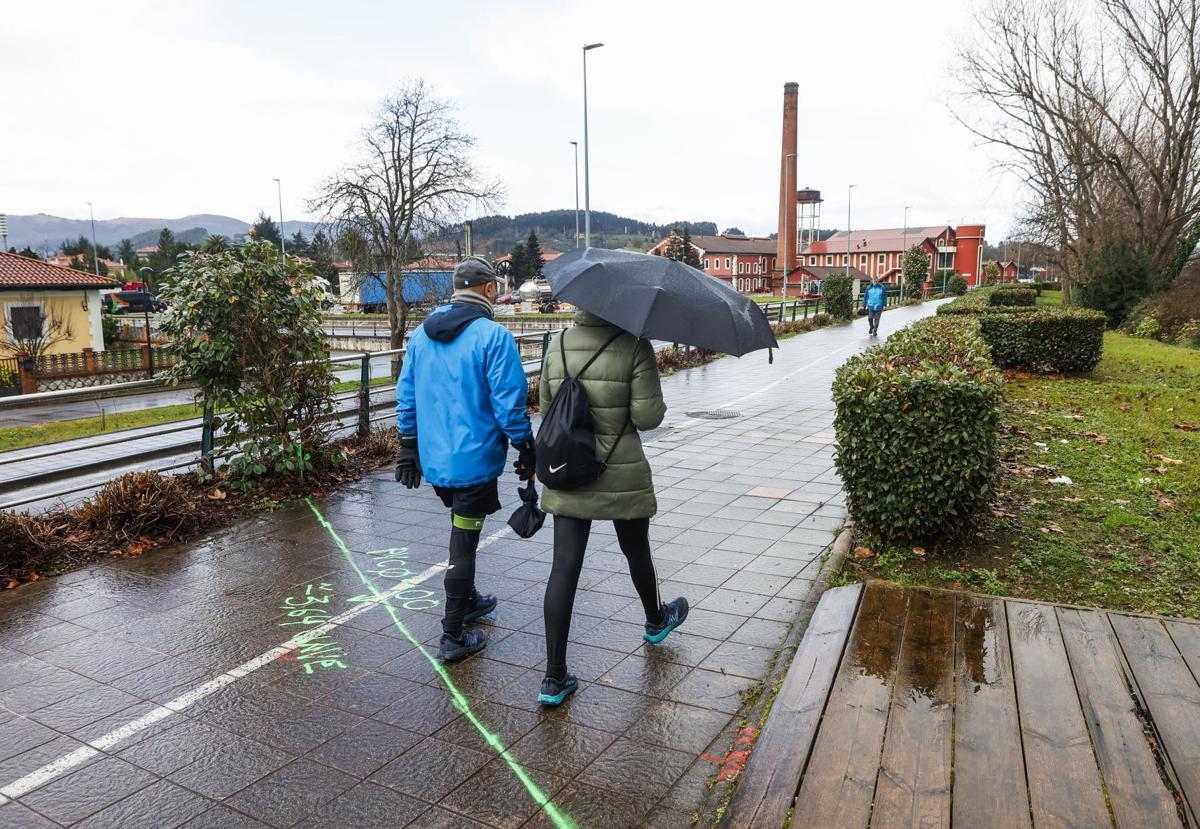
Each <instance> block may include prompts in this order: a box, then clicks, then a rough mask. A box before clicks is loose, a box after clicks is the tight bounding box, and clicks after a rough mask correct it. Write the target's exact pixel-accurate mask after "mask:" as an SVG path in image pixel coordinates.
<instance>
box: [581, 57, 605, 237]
mask: <svg viewBox="0 0 1200 829" xmlns="http://www.w3.org/2000/svg"><path fill="white" fill-rule="evenodd" d="M603 45H604V44H603V43H585V44H584V45H583V246H584V247H585V248H590V247H591V246H592V188H591V179H590V178H589V177H588V111H587V53H588V52H589V51H591V50H592V49H599V48H600V47H601V46H603Z"/></svg>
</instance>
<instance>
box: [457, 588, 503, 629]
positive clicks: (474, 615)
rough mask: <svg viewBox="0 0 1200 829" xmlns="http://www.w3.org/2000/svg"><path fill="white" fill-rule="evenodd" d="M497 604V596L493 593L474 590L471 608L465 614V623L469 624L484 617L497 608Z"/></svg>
mask: <svg viewBox="0 0 1200 829" xmlns="http://www.w3.org/2000/svg"><path fill="white" fill-rule="evenodd" d="M496 605H497V602H496V597H495V596H493V595H492V594H491V593H480V592H479V591H478V590H472V591H471V608H470V610H468V611H467V612H466V613H465V614H464V615H463V624H465V625H469V624H471V622H476V621H478V620H479V619H482V618H483V617H484V616H486V615H488V614H489V613H491V612H492V611H493V610H495V609H496Z"/></svg>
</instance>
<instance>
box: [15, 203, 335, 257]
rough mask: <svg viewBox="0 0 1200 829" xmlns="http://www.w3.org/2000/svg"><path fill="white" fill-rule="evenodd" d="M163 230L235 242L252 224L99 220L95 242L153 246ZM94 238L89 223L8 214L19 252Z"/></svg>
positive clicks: (211, 218)
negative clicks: (139, 241)
mask: <svg viewBox="0 0 1200 829" xmlns="http://www.w3.org/2000/svg"><path fill="white" fill-rule="evenodd" d="M164 227H165V228H168V229H169V230H171V231H172V232H173V233H175V234H179V233H182V232H185V231H189V230H193V229H195V228H204V229H205V230H206V231H207V232H208V233H219V234H221V235H222V236H229V237H231V238H232V237H233V236H240V235H242V234H244V233H245V232H246V229H247V228H249V227H250V222H246V221H243V220H241V219H235V218H233V217H231V216H220V215H216V214H212V213H200V214H196V215H192V216H182V217H180V218H178V219H156V218H128V217H123V218H118V219H97V220H96V241H97V242H99V243H100V244H102V245H115V244H117V243H118V242H120V241H121V240H122V239H133V238H135V237H137V236H139V235H140V234H150V239H151V241H150V242H146V243H144V244H153V241H154V240H157V239H158V233H159V231H160V230H162V229H163V228H164ZM316 227H317V225H316V223H315V222H284V225H283V229H284V233H286V234H287V235H288V236H289V237H290V236H291V235H292V234H293V233H295V232H296V231H297V230H303V231H304V235H305V236H312V233H313V230H314V229H315V228H316ZM91 235H92V225H91V222H89V221H88V220H87V219H66V218H63V217H62V216H51V215H49V214H46V213H36V214H33V215H27V216H20V215H14V214H9V217H8V244H9V246H10V247H15V248H17V249H18V250H19V249H21V248H23V247H25V246H26V245H28V246H29V247H31V248H33V249H34V250H37V251H45V252H49V253H53V252H55V251H57V250H58V247H59V245H60V244H61V243H62V241H63V240H64V239H78V238H79V237H80V236H86V237H88V238H89V239H90V238H91Z"/></svg>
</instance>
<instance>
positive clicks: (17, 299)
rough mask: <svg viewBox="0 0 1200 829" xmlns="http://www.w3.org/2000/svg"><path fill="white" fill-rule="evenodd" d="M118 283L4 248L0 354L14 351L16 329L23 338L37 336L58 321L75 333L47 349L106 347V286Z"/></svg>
mask: <svg viewBox="0 0 1200 829" xmlns="http://www.w3.org/2000/svg"><path fill="white" fill-rule="evenodd" d="M114 287H116V285H115V283H113V282H112V280H109V279H105V278H104V277H102V276H95V275H94V274H90V273H82V272H80V271H77V270H73V269H71V268H64V267H60V266H58V265H51V264H50V263H48V262H42V261H40V260H38V259H30V258H29V257H26V256H18V255H17V254H15V253H4V252H3V251H0V313H2V314H3V325H0V356H12V355H11V353H10V352H11V350H12V349H11V346H10V347H9V348H6V347H5V346H6V345H7V344H9V336H10V333H11V335H12V336H13V338H15V339H18V340H20V339H26V340H31V339H37V338H38V337H42V336H44V335H45V333H46V331H47V329H48V327H49V325H50V324H51V321H55V320H57V321H60V325H59V326H58V327H59V328H60V329H61V330H63V331H64V332H65V331H69V332H70V336H69V337H66V338H65V339H62V340H61V341H60V342H56V343H54V344H53V345H52V346H50V347H49V348H47V349H46V350H45V353H47V354H69V353H72V352H76V353H77V352H80V351H83V349H85V348H90V349H92V350H94V351H103V350H104V331H103V329H102V327H101V325H100V291H101V290H102V289H106V288H114Z"/></svg>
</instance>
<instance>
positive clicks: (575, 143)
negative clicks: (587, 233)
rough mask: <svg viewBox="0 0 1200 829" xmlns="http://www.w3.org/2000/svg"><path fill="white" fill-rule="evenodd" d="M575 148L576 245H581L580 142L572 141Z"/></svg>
mask: <svg viewBox="0 0 1200 829" xmlns="http://www.w3.org/2000/svg"><path fill="white" fill-rule="evenodd" d="M570 144H571V146H572V147H574V148H575V247H579V142H578V141H572V142H570Z"/></svg>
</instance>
